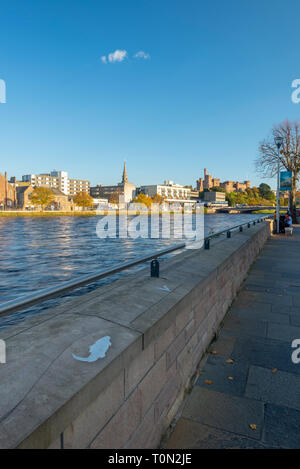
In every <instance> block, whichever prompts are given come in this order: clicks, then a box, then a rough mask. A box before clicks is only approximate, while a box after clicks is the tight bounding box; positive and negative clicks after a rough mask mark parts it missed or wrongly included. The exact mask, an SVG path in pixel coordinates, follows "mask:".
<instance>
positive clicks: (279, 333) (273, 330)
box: [268, 323, 300, 343]
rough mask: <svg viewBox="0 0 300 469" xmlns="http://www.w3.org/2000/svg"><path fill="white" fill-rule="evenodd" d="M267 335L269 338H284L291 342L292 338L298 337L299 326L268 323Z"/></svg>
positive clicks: (299, 335) (299, 337)
mask: <svg viewBox="0 0 300 469" xmlns="http://www.w3.org/2000/svg"><path fill="white" fill-rule="evenodd" d="M268 337H269V338H270V339H276V340H284V341H285V342H290V343H291V342H292V341H293V340H294V339H300V327H297V326H286V325H283V324H271V323H270V324H269V327H268Z"/></svg>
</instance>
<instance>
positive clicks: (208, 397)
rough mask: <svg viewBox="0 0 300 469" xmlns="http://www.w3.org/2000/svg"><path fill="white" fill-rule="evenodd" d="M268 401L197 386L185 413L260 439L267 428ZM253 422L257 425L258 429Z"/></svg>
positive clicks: (210, 423)
mask: <svg viewBox="0 0 300 469" xmlns="http://www.w3.org/2000/svg"><path fill="white" fill-rule="evenodd" d="M263 416H264V405H263V403H262V402H259V401H257V400H254V399H245V398H241V397H237V396H232V395H229V394H225V393H221V392H216V391H212V390H209V389H205V388H202V387H200V386H195V387H194V388H193V390H192V393H191V395H190V396H189V399H188V400H187V403H186V405H185V407H184V409H183V412H182V417H183V418H187V419H190V420H194V421H196V422H199V423H203V424H204V425H210V426H214V427H216V428H219V429H221V430H227V431H230V432H232V433H237V434H239V435H243V436H247V437H250V438H254V439H256V440H259V439H260V438H261V433H262V428H263ZM250 425H255V426H256V428H255V429H254V430H252V429H251V427H250Z"/></svg>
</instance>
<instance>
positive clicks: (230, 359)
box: [226, 358, 234, 363]
mask: <svg viewBox="0 0 300 469" xmlns="http://www.w3.org/2000/svg"><path fill="white" fill-rule="evenodd" d="M226 363H234V360H232V358H228V360H226Z"/></svg>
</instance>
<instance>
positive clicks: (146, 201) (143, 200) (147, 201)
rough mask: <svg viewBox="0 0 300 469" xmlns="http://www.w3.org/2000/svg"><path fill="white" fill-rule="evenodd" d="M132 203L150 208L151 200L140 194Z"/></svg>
mask: <svg viewBox="0 0 300 469" xmlns="http://www.w3.org/2000/svg"><path fill="white" fill-rule="evenodd" d="M133 202H134V203H138V204H144V205H146V207H148V208H150V207H151V204H152V199H151V197H149V196H148V195H146V194H143V193H142V192H140V194H138V196H137V197H135V199H133Z"/></svg>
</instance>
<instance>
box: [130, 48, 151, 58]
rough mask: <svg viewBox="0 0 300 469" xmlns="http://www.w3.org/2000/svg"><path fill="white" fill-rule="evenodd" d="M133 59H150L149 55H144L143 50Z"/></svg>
mask: <svg viewBox="0 0 300 469" xmlns="http://www.w3.org/2000/svg"><path fill="white" fill-rule="evenodd" d="M133 57H134V58H135V59H145V60H146V59H150V54H146V52H144V51H143V50H140V51H139V52H137V53H136V54H134V56H133Z"/></svg>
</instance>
